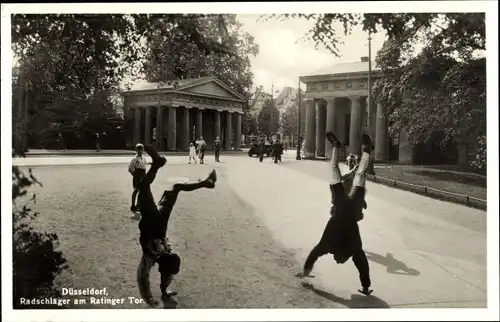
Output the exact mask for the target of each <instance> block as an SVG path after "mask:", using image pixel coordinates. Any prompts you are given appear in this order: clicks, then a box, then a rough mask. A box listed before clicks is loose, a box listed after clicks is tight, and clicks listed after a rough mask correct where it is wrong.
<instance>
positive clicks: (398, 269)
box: [365, 251, 420, 276]
mask: <svg viewBox="0 0 500 322" xmlns="http://www.w3.org/2000/svg"><path fill="white" fill-rule="evenodd" d="M365 253H366V258H368V260H369V261H372V262H374V263H377V264H380V265H383V266H385V267H387V273H390V274H396V275H410V276H418V275H420V272H419V271H418V270H416V269H414V268H410V267H408V266H407V265H406V264H405V263H403V262H402V261H400V260H397V259H396V258H395V257H394V255H393V254H392V253H387V254H386V255H385V256H382V255H380V254H377V253H372V252H369V251H365Z"/></svg>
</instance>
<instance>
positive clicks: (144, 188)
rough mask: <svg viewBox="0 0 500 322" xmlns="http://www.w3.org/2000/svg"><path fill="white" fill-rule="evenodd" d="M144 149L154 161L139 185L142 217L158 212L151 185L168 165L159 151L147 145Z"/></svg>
mask: <svg viewBox="0 0 500 322" xmlns="http://www.w3.org/2000/svg"><path fill="white" fill-rule="evenodd" d="M144 149H145V151H146V152H147V154H149V156H150V157H151V158H152V159H153V163H152V164H151V167H150V168H149V170H148V172H146V175H145V176H144V178H143V179H142V180H141V182H140V183H139V185H138V190H139V202H140V205H141V209H140V211H141V215H143V216H144V215H148V212H150V211H154V212H156V211H157V208H156V203H155V200H154V197H153V193H152V192H151V184H152V183H153V181H154V180H155V178H156V174H157V173H158V170H159V169H160V168H161V167H163V166H164V165H165V163H167V159H165V158H164V157H162V156H160V154H158V151H157V150H156V149H155V148H154V147H153V146H151V145H146V146H145V147H144Z"/></svg>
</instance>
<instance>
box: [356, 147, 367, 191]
mask: <svg viewBox="0 0 500 322" xmlns="http://www.w3.org/2000/svg"><path fill="white" fill-rule="evenodd" d="M369 164H370V153H368V152H363V154H362V155H361V160H360V161H359V164H358V170H356V175H355V176H354V180H353V183H352V185H353V186H354V187H363V188H364V187H365V185H366V171H367V170H368V165H369Z"/></svg>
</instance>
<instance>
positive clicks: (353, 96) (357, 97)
mask: <svg viewBox="0 0 500 322" xmlns="http://www.w3.org/2000/svg"><path fill="white" fill-rule="evenodd" d="M348 98H349V99H350V100H351V101H360V100H361V95H352V96H349V97H348Z"/></svg>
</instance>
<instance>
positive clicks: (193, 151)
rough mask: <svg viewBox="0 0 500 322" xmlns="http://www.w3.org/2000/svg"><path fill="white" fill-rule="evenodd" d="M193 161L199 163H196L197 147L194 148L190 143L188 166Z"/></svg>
mask: <svg viewBox="0 0 500 322" xmlns="http://www.w3.org/2000/svg"><path fill="white" fill-rule="evenodd" d="M191 159H193V160H194V163H198V162H197V161H196V147H195V146H194V144H193V143H189V162H188V164H191Z"/></svg>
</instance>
